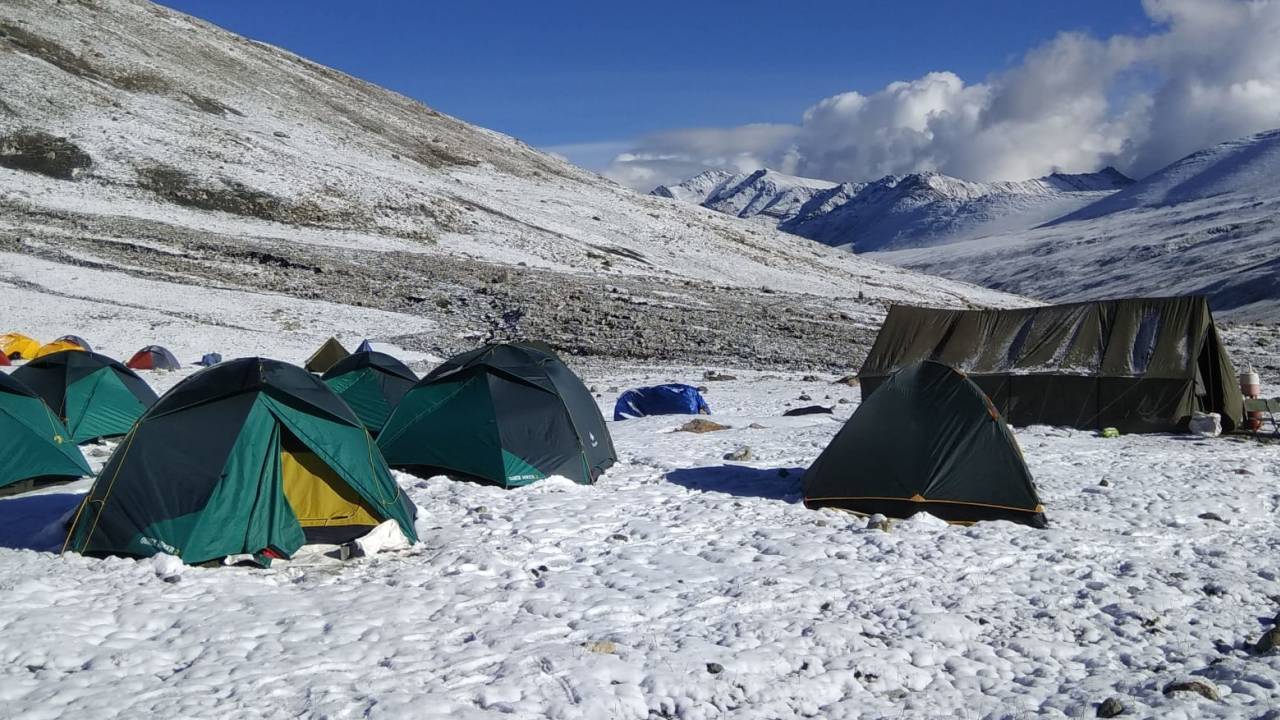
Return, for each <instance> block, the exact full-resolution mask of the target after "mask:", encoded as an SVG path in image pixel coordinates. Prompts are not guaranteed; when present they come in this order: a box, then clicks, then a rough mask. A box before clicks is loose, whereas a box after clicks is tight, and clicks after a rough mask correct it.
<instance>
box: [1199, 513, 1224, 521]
mask: <svg viewBox="0 0 1280 720" xmlns="http://www.w3.org/2000/svg"><path fill="white" fill-rule="evenodd" d="M1196 517H1198V518H1200V519H1201V520H1212V521H1214V522H1220V523H1225V522H1227V521H1226V520H1223V519H1222V516H1221V515H1219V514H1218V513H1212V512H1204V513H1200V514H1199V515H1197V516H1196Z"/></svg>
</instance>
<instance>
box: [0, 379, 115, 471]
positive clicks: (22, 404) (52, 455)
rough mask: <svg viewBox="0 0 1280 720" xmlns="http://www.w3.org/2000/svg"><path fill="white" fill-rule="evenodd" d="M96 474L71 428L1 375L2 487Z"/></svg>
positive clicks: (15, 381) (28, 393) (0, 452)
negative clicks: (73, 436) (70, 431)
mask: <svg viewBox="0 0 1280 720" xmlns="http://www.w3.org/2000/svg"><path fill="white" fill-rule="evenodd" d="M92 474H93V472H92V471H91V470H90V469H89V465H88V463H86V462H85V460H84V455H82V454H80V448H79V447H77V446H76V444H75V443H73V442H71V437H70V435H69V434H68V433H67V428H66V427H65V426H64V425H63V424H62V421H61V420H59V419H58V418H57V417H56V416H54V414H53V413H52V412H51V411H50V410H49V407H48V406H47V405H45V404H44V401H43V400H41V399H40V398H39V397H38V396H37V395H36V394H35V392H33V391H32V390H31V389H30V388H28V387H27V386H25V385H23V384H22V383H21V382H19V381H17V380H14V379H13V378H11V377H9V376H8V375H6V374H5V373H0V487H5V486H9V485H14V484H17V483H19V482H23V481H26V480H67V479H72V478H78V477H84V476H87V475H92Z"/></svg>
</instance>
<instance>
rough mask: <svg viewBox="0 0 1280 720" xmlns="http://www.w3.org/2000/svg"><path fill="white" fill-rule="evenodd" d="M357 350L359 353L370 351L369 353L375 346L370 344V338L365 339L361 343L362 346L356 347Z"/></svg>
mask: <svg viewBox="0 0 1280 720" xmlns="http://www.w3.org/2000/svg"><path fill="white" fill-rule="evenodd" d="M356 352H358V353H362V352H369V353H371V352H373V346H372V345H370V344H369V341H368V340H365V341H363V342H361V343H360V347H358V348H356Z"/></svg>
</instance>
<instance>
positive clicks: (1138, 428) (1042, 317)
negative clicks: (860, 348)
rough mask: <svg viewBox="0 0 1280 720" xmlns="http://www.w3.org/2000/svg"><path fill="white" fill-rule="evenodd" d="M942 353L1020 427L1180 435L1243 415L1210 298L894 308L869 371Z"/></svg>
mask: <svg viewBox="0 0 1280 720" xmlns="http://www.w3.org/2000/svg"><path fill="white" fill-rule="evenodd" d="M922 360H936V361H938V362H941V363H945V364H947V365H950V366H952V367H955V368H958V369H959V370H962V371H963V372H965V373H966V374H967V375H968V376H969V378H970V379H972V380H973V381H974V382H975V383H977V385H978V387H980V388H982V390H983V391H984V392H985V393H986V394H987V396H988V397H990V399H991V401H992V402H993V403H994V404H995V406H996V408H997V409H998V410H999V411H1000V413H1001V414H1003V415H1004V417H1005V418H1007V419H1008V421H1009V423H1010V424H1012V425H1014V426H1024V425H1064V426H1069V427H1076V428H1083V429H1100V428H1104V427H1115V428H1118V429H1119V430H1120V431H1122V432H1175V431H1180V430H1183V429H1185V428H1186V424H1187V421H1188V420H1189V419H1190V417H1191V415H1192V414H1193V413H1194V412H1196V411H1201V412H1216V413H1219V414H1221V415H1222V422H1223V427H1224V429H1226V430H1228V431H1230V430H1233V429H1234V428H1235V427H1237V425H1238V424H1239V423H1240V421H1241V420H1242V419H1243V417H1244V399H1243V397H1242V396H1241V394H1240V389H1239V386H1238V384H1237V380H1236V377H1235V369H1234V367H1233V366H1232V364H1231V360H1230V358H1228V357H1227V353H1226V350H1225V348H1224V347H1223V344H1222V341H1221V339H1220V338H1219V337H1218V332H1217V328H1216V327H1215V325H1214V322H1213V316H1212V314H1211V313H1210V312H1209V304H1208V302H1207V300H1206V299H1205V298H1204V297H1201V296H1195V297H1174V298H1147V299H1129V300H1108V301H1102V302H1090V303H1077V304H1072V305H1057V306H1052V307H1038V308H1020V309H1015V310H940V309H933V308H921V307H910V306H903V305H895V306H894V307H892V308H890V310H889V315H888V317H886V318H885V321H884V325H883V326H882V327H881V329H880V334H879V335H878V336H877V337H876V342H875V345H874V346H873V347H872V348H871V353H870V354H869V355H868V357H867V360H866V362H865V363H863V366H862V370H861V371H860V372H859V377H860V379H861V382H862V392H863V396H864V397H870V396H872V395H873V394H874V392H875V391H876V388H878V387H879V386H880V385H881V384H882V383H883V382H885V380H886V379H887V378H888V377H889V376H890V375H892V374H893V372H894V371H896V370H898V369H900V368H902V367H905V366H907V365H910V364H912V363H916V362H920V361H922Z"/></svg>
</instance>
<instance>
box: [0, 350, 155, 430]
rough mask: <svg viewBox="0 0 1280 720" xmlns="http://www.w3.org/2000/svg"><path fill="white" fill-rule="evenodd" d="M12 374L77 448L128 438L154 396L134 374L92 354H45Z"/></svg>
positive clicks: (145, 384) (109, 359) (108, 359)
mask: <svg viewBox="0 0 1280 720" xmlns="http://www.w3.org/2000/svg"><path fill="white" fill-rule="evenodd" d="M13 376H14V378H16V379H17V380H19V381H20V382H22V383H23V384H25V385H26V386H27V387H29V388H31V389H32V390H33V391H35V393H36V394H37V395H39V396H40V398H41V399H42V400H44V401H45V403H46V404H47V405H48V406H49V408H50V409H52V410H53V411H54V413H55V414H56V415H57V416H58V418H59V419H60V420H62V421H63V422H64V423H66V426H67V431H68V433H69V437H70V438H71V441H72V442H74V443H77V444H83V443H86V442H89V441H92V440H97V439H99V438H109V437H119V436H121V435H125V434H127V433H128V432H129V429H130V428H132V427H133V424H134V423H135V422H137V420H138V418H140V417H142V414H143V413H145V412H146V411H147V408H149V407H151V404H152V403H154V402H155V401H156V394H155V392H154V391H153V390H152V389H151V388H150V387H149V386H148V385H147V383H146V381H145V380H143V379H142V378H140V377H138V375H137V374H136V373H135V372H133V371H132V370H130V369H129V368H127V367H125V366H124V365H122V364H120V363H118V362H116V361H115V360H112V359H111V358H109V357H107V356H105V355H99V354H97V353H93V352H80V351H72V350H67V351H63V352H58V353H53V354H51V355H46V356H44V357H41V358H37V359H35V360H32V361H31V362H29V363H27V364H26V365H24V366H22V367H20V368H18V369H17V370H16V371H14V373H13Z"/></svg>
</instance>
